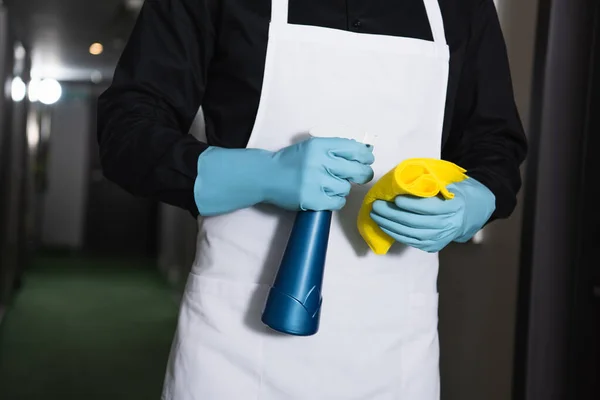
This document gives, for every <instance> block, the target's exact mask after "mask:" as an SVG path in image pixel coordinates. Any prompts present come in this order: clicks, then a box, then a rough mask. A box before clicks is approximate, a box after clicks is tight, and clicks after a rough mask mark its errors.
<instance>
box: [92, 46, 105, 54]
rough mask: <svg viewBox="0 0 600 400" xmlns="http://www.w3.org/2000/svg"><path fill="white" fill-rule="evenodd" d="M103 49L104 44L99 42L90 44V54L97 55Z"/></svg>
mask: <svg viewBox="0 0 600 400" xmlns="http://www.w3.org/2000/svg"><path fill="white" fill-rule="evenodd" d="M103 51H104V46H102V44H101V43H92V45H91V46H90V54H91V55H93V56H99V55H100V54H102V52H103Z"/></svg>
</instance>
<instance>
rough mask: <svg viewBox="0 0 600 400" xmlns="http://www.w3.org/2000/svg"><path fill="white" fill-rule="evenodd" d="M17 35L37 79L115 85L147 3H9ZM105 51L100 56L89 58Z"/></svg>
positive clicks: (23, 0)
mask: <svg viewBox="0 0 600 400" xmlns="http://www.w3.org/2000/svg"><path fill="white" fill-rule="evenodd" d="M4 3H5V4H6V6H7V7H8V10H9V18H10V21H11V22H12V26H13V29H14V31H15V34H16V35H17V37H18V38H19V40H21V41H22V42H23V43H24V45H25V47H26V48H29V49H31V56H32V76H33V77H35V78H54V79H58V80H78V81H81V80H90V79H92V77H95V78H96V79H97V78H99V77H102V78H103V79H110V77H111V76H112V73H113V70H114V67H115V65H116V63H117V60H118V58H119V56H120V54H121V52H122V50H123V47H124V45H125V42H126V41H127V38H128V36H129V33H130V32H131V29H132V27H133V24H134V23H135V18H136V16H137V13H138V12H139V8H140V7H141V4H142V3H143V0H4ZM94 42H100V43H102V44H103V45H104V52H103V53H102V54H101V55H99V56H93V55H91V54H90V53H89V47H90V45H91V44H92V43H94Z"/></svg>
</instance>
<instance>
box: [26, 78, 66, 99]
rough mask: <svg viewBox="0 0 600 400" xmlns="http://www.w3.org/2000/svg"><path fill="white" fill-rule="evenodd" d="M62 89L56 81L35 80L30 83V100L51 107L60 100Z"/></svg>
mask: <svg viewBox="0 0 600 400" xmlns="http://www.w3.org/2000/svg"><path fill="white" fill-rule="evenodd" d="M61 96H62V87H61V86H60V83H58V81H56V80H55V79H43V80H41V81H39V80H33V81H31V82H30V83H29V100H30V101H32V102H34V101H39V102H41V103H42V104H46V105H51V104H54V103H56V102H57V101H58V100H60V98H61Z"/></svg>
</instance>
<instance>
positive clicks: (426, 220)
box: [371, 178, 496, 253]
mask: <svg viewBox="0 0 600 400" xmlns="http://www.w3.org/2000/svg"><path fill="white" fill-rule="evenodd" d="M448 190H450V192H452V193H454V195H455V196H454V199H452V200H444V199H441V198H439V197H431V198H416V197H411V196H398V197H396V199H395V200H394V202H393V203H391V202H386V201H380V200H378V201H376V202H374V203H373V210H372V212H371V218H373V220H374V221H375V223H377V225H379V227H380V228H381V230H383V231H384V232H385V233H387V234H388V235H390V236H391V237H392V238H394V239H395V240H396V241H398V242H400V243H404V244H406V245H408V246H412V247H415V248H417V249H421V250H423V251H426V252H429V253H436V252H438V251H440V250H442V249H443V248H444V247H446V246H447V245H448V244H449V243H450V242H453V241H454V242H459V243H465V242H467V241H469V240H470V239H471V238H472V237H473V236H474V235H475V234H476V233H477V232H478V231H479V230H480V229H481V228H482V227H483V226H484V225H485V224H486V223H487V221H488V220H489V219H490V217H491V215H492V213H493V212H494V210H495V209H496V197H495V196H494V194H493V193H492V192H491V191H490V190H489V189H488V188H487V187H486V186H484V185H483V184H481V183H479V182H478V181H476V180H475V179H473V178H469V179H466V180H464V181H462V182H459V183H455V184H452V185H448Z"/></svg>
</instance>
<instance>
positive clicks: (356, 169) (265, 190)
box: [194, 138, 375, 216]
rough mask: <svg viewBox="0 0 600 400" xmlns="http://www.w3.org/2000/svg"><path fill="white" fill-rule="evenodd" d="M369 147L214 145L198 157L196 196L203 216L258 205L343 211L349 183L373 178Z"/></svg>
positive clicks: (316, 142) (333, 143)
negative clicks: (226, 147) (271, 149)
mask: <svg viewBox="0 0 600 400" xmlns="http://www.w3.org/2000/svg"><path fill="white" fill-rule="evenodd" d="M374 160H375V158H374V156H373V149H372V147H371V146H368V145H365V144H362V143H359V142H356V141H354V140H349V139H340V138H311V139H308V140H305V141H303V142H300V143H298V144H295V145H292V146H289V147H286V148H284V149H282V150H280V151H277V152H270V151H266V150H260V149H224V148H218V147H210V148H208V149H207V150H205V151H204V152H203V153H202V154H201V155H200V157H198V175H197V177H196V182H195V185H194V199H195V201H196V205H197V207H198V211H199V212H200V214H201V215H204V216H210V215H217V214H224V213H227V212H231V211H234V210H238V209H241V208H246V207H251V206H253V205H255V204H258V203H271V204H274V205H276V206H278V207H281V208H284V209H287V210H314V211H321V210H339V209H341V208H342V207H343V206H344V205H345V204H346V196H347V195H348V194H349V193H350V188H351V183H350V182H354V183H357V184H365V183H367V182H369V181H370V180H371V179H373V170H372V169H371V167H370V165H371V164H372V163H373V162H374Z"/></svg>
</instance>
